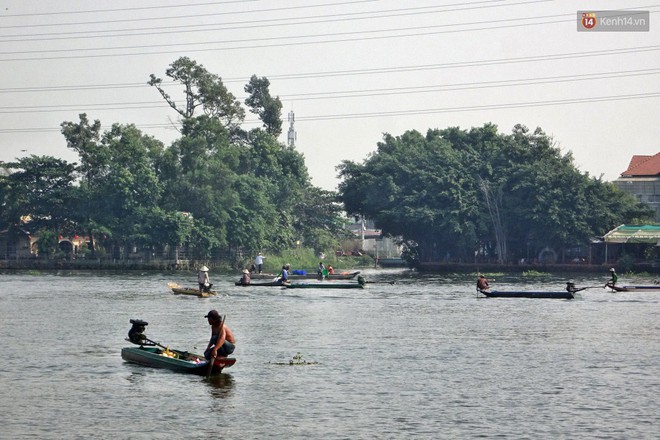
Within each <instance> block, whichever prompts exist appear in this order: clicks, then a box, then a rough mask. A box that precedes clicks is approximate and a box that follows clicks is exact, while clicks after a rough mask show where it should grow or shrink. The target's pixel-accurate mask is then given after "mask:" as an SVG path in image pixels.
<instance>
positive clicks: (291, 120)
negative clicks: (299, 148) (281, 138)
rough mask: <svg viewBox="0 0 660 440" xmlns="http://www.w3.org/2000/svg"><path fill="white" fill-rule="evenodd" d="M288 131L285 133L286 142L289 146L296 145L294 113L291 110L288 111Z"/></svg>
mask: <svg viewBox="0 0 660 440" xmlns="http://www.w3.org/2000/svg"><path fill="white" fill-rule="evenodd" d="M288 119H289V132H288V133H287V136H286V137H287V144H288V145H289V147H291V148H293V147H295V146H296V138H297V136H296V130H294V128H293V123H294V122H296V115H295V114H294V113H293V110H291V111H290V112H289V118H288Z"/></svg>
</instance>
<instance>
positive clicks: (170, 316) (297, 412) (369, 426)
mask: <svg viewBox="0 0 660 440" xmlns="http://www.w3.org/2000/svg"><path fill="white" fill-rule="evenodd" d="M366 275H367V278H368V280H370V281H397V282H396V283H395V284H387V283H373V284H369V285H368V288H367V289H364V290H358V289H352V290H313V289H288V290H286V289H284V290H283V289H281V288H266V287H252V288H241V287H234V286H233V285H232V283H233V281H234V278H238V277H237V276H236V277H233V276H232V277H230V276H226V275H225V276H222V275H218V274H213V273H212V274H211V276H212V281H213V282H214V283H215V285H216V287H220V290H221V291H222V292H223V294H222V295H221V296H218V297H213V298H208V299H200V298H195V297H186V296H177V295H173V294H171V293H170V291H169V290H168V289H167V283H168V282H170V281H174V282H180V283H181V284H184V285H194V282H195V275H194V274H191V273H174V274H172V273H168V274H157V273H146V274H137V273H124V274H111V275H110V274H108V275H103V274H93V273H82V272H77V273H76V272H66V273H57V274H56V273H40V274H33V273H18V274H1V275H0V335H1V338H0V341H2V342H1V347H2V352H3V356H2V357H0V386H1V389H2V391H1V392H2V399H0V422H1V425H2V426H1V428H0V437H1V438H12V439H15V438H53V439H55V438H57V439H60V438H92V437H95V438H131V439H153V438H207V437H211V436H214V437H216V438H217V437H220V436H221V437H222V438H230V439H238V438H250V439H251V438H347V439H355V438H387V439H392V438H401V439H403V438H479V437H487V438H529V439H538V438H553V439H554V438H571V439H572V438H581V439H585V438H587V439H588V438H594V439H595V438H598V439H640V438H658V432H660V431H659V427H660V412H658V408H659V407H660V405H659V403H660V399H659V397H658V396H659V394H660V367H659V365H660V319H659V318H660V313H659V312H660V293H653V292H651V293H642V292H640V293H619V294H614V293H610V292H607V291H606V290H605V289H601V288H594V289H589V290H586V291H583V292H581V293H582V295H581V297H580V298H578V299H576V300H573V301H566V300H543V299H486V298H477V297H476V295H475V292H474V287H473V286H474V281H475V277H474V276H466V275H448V276H447V275H442V276H440V275H434V276H429V275H417V274H414V273H410V272H407V271H366ZM580 277H581V278H576V279H575V282H576V284H577V285H578V286H591V285H602V284H604V283H605V281H606V280H607V278H608V276H607V274H594V275H592V276H588V275H586V276H585V275H580ZM566 279H567V277H561V276H556V275H555V276H547V277H540V278H529V277H516V276H500V277H498V279H497V280H496V284H497V287H498V289H500V290H505V289H507V288H515V289H530V290H531V289H535V290H541V289H543V290H546V289H547V290H560V289H561V288H563V283H564V282H565V281H566ZM622 281H624V283H622V284H634V283H649V282H652V280H649V279H637V280H630V279H625V280H622ZM212 308H217V309H218V310H219V311H220V312H221V313H223V314H227V324H228V325H229V326H231V327H232V329H233V330H234V332H235V334H236V337H237V349H236V352H235V353H234V355H235V357H236V358H237V359H238V362H237V363H236V365H234V366H233V367H232V368H229V369H226V370H225V373H223V374H222V375H220V376H219V377H217V378H214V379H213V380H211V381H207V380H206V379H204V378H201V377H198V376H188V375H183V374H176V373H172V372H169V371H163V370H157V369H150V368H146V367H141V366H138V365H133V364H128V363H125V362H124V361H123V360H122V359H121V355H120V351H121V348H122V347H124V346H127V345H130V344H129V343H128V342H126V341H125V340H124V339H125V337H126V335H127V332H128V329H129V328H130V324H129V319H131V318H140V319H143V320H145V321H148V322H149V326H148V327H147V331H146V333H147V335H148V336H149V337H150V338H151V339H153V340H156V341H159V342H161V343H163V344H165V345H169V346H171V347H173V348H178V349H183V350H189V351H194V352H202V351H203V349H204V348H205V346H206V343H207V341H208V337H209V333H210V330H209V327H208V324H207V323H206V320H205V319H204V315H205V314H206V312H207V311H208V310H209V309H212ZM298 352H299V353H301V355H302V356H303V358H304V359H305V360H308V361H315V362H318V365H308V366H289V365H278V363H287V362H288V361H289V360H290V359H291V358H292V357H293V356H294V355H295V354H296V353H298Z"/></svg>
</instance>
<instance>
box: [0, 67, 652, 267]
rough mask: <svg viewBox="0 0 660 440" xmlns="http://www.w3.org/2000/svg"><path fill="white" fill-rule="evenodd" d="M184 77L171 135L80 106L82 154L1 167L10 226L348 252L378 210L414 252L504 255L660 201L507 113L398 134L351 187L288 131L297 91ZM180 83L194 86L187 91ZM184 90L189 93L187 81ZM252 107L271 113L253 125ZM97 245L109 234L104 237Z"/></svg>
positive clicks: (154, 244) (112, 238) (351, 175)
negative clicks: (600, 173) (604, 174)
mask: <svg viewBox="0 0 660 440" xmlns="http://www.w3.org/2000/svg"><path fill="white" fill-rule="evenodd" d="M165 74H166V76H167V77H168V78H169V80H170V82H168V83H167V84H166V83H165V82H164V80H163V79H162V78H159V77H157V76H156V75H153V74H152V75H151V76H150V78H149V81H148V84H149V85H151V86H152V87H154V88H155V89H156V90H157V91H158V92H159V93H160V95H161V96H162V98H163V99H164V100H165V102H166V103H167V104H168V105H169V106H170V107H171V108H172V109H173V110H174V111H175V112H176V113H177V114H178V115H179V118H180V137H178V138H177V139H176V140H175V141H174V142H172V144H171V145H169V146H167V147H166V146H165V145H164V144H163V143H162V142H160V141H159V140H157V139H155V138H153V137H151V136H148V135H145V134H144V133H142V132H141V131H140V130H139V129H138V128H137V127H136V126H135V125H133V124H125V125H122V124H113V125H112V126H111V127H110V128H109V129H107V130H105V131H102V130H101V122H100V121H98V120H94V121H91V120H89V119H88V117H87V115H86V114H80V115H79V120H78V121H65V122H63V123H62V124H61V132H62V135H63V136H64V138H65V139H66V143H67V147H68V148H70V149H71V150H73V151H75V152H76V153H77V154H78V157H79V162H77V163H67V162H66V161H64V160H61V159H58V158H55V157H51V156H34V155H33V156H29V157H24V158H20V159H17V160H16V161H15V162H12V163H7V164H5V168H7V169H8V170H9V171H11V172H10V173H9V174H8V175H5V176H0V206H1V207H2V210H1V211H0V227H2V228H3V229H6V228H9V229H10V230H12V229H17V228H25V229H27V230H28V231H29V232H31V233H33V234H39V236H40V237H41V239H40V247H41V249H42V250H43V251H44V252H45V253H47V254H48V253H53V252H55V251H56V250H57V236H58V235H69V236H71V235H74V234H78V235H81V236H85V237H88V238H89V239H88V240H87V242H88V243H89V244H90V249H88V251H89V252H91V253H93V254H94V253H99V252H105V251H107V250H109V249H112V250H117V249H119V250H121V249H123V250H124V255H125V250H126V249H127V248H128V247H132V248H140V249H142V248H148V249H155V250H156V249H163V248H164V247H178V246H186V247H187V248H188V249H189V250H190V255H189V256H190V257H191V258H192V259H208V258H209V257H211V256H212V255H214V254H216V253H218V252H221V253H223V254H225V255H227V254H229V255H232V254H236V255H239V254H240V253H241V252H250V253H252V252H255V251H257V250H268V251H269V252H273V253H276V252H281V251H283V250H286V249H291V248H294V247H298V246H300V245H302V246H304V247H307V248H310V249H314V250H315V251H317V252H321V251H325V252H332V251H334V250H335V249H336V246H337V245H338V243H339V242H340V241H341V240H342V239H344V238H346V236H347V234H346V230H345V222H346V220H345V217H344V214H345V213H348V214H349V215H356V216H364V217H366V218H370V219H373V220H374V221H375V223H376V226H377V227H378V228H379V229H381V230H382V232H383V233H384V234H385V235H389V236H392V237H397V238H398V239H399V240H400V241H401V244H402V245H403V248H404V251H405V255H406V257H407V258H408V259H409V260H410V261H411V262H414V261H438V260H441V259H443V258H446V257H451V258H452V259H454V260H455V259H459V260H461V261H466V262H469V261H473V260H474V259H475V258H480V257H481V258H488V259H491V260H497V261H499V262H501V263H504V262H510V261H517V260H518V259H520V258H525V257H529V256H530V255H536V254H538V253H539V252H540V251H541V250H542V249H544V248H546V247H550V248H553V249H558V250H560V251H561V250H565V249H567V248H569V247H572V246H576V245H579V244H583V243H587V242H588V241H589V240H590V239H592V238H593V237H597V236H602V235H603V234H604V233H605V232H607V231H608V230H610V229H612V228H613V227H615V226H617V225H619V224H621V223H631V222H635V221H637V222H642V221H649V220H650V219H652V218H653V211H652V210H651V209H650V208H648V207H647V206H646V205H643V204H640V203H638V202H637V201H636V200H635V199H634V198H633V197H631V196H629V195H627V194H625V193H623V192H621V191H620V190H618V189H617V188H616V187H615V186H614V185H612V184H611V183H608V182H604V181H602V179H601V178H596V177H591V176H589V175H588V173H582V172H580V171H579V170H578V169H577V168H576V166H575V165H574V163H573V158H572V156H571V154H570V153H568V154H562V153H561V150H560V149H559V148H558V147H557V146H555V145H554V144H553V141H552V139H551V138H550V137H549V136H547V135H546V134H545V133H544V132H543V131H542V130H540V129H536V130H535V131H533V132H530V131H529V130H528V129H527V128H526V127H524V126H520V125H518V126H516V127H514V129H513V131H512V133H510V134H501V133H499V132H498V129H497V127H496V126H494V125H492V124H485V125H484V126H483V127H477V128H472V129H470V130H462V129H460V128H457V127H451V128H446V129H442V130H440V129H432V130H428V132H427V133H426V135H423V134H421V133H419V132H418V131H414V130H412V131H408V132H406V133H404V134H403V135H401V136H397V137H395V136H392V135H389V134H385V135H384V138H383V140H382V141H381V142H379V143H378V145H377V150H376V151H375V152H374V153H373V154H371V155H370V156H369V157H368V158H367V159H365V160H364V161H363V163H360V164H358V163H355V162H351V161H344V162H342V164H341V165H340V166H339V167H337V171H338V177H339V178H340V180H341V182H340V185H339V191H338V193H335V192H332V191H325V190H322V189H320V188H317V187H314V186H313V185H311V183H310V177H309V175H308V171H307V168H306V166H305V161H304V157H303V155H302V154H300V153H299V152H297V151H296V150H295V148H293V147H290V146H287V145H284V144H282V143H280V142H278V140H277V137H278V136H279V135H280V134H281V132H282V120H281V110H282V103H281V102H280V100H279V98H278V97H273V96H272V95H271V93H270V90H269V86H270V83H269V81H268V79H267V78H265V77H261V78H260V77H257V76H256V75H253V76H252V77H251V78H250V80H249V82H248V83H247V84H246V85H245V87H244V91H245V92H246V93H247V95H248V97H247V98H246V99H245V101H244V102H242V103H241V102H240V101H239V100H237V99H236V97H234V96H233V95H232V94H231V93H230V92H229V91H228V89H227V88H226V87H225V85H224V84H223V82H222V78H220V77H219V76H218V75H216V74H213V73H211V72H209V71H208V70H207V69H206V68H204V67H203V66H202V65H200V64H198V63H197V62H195V61H193V60H191V59H189V58H187V57H182V58H179V59H177V60H176V61H174V62H173V63H172V64H171V65H170V66H169V67H168V68H167V70H166V72H165ZM170 85H174V86H176V87H177V91H178V92H179V93H181V94H182V95H181V96H183V99H182V100H176V99H174V98H172V96H171V95H170V93H169V92H168V90H170ZM177 96H179V95H177ZM245 109H247V110H249V111H250V112H251V113H253V114H255V115H257V116H258V117H259V119H260V121H261V122H262V125H261V126H260V127H258V128H253V129H251V130H246V129H244V128H243V123H244V119H245ZM97 244H102V247H101V248H99V249H96V246H97Z"/></svg>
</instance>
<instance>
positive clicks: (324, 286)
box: [285, 281, 364, 289]
mask: <svg viewBox="0 0 660 440" xmlns="http://www.w3.org/2000/svg"><path fill="white" fill-rule="evenodd" d="M285 286H286V287H287V288H289V289H364V286H363V285H362V284H360V283H334V282H332V281H330V282H323V281H321V282H318V283H288V284H285Z"/></svg>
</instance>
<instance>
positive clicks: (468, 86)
mask: <svg viewBox="0 0 660 440" xmlns="http://www.w3.org/2000/svg"><path fill="white" fill-rule="evenodd" d="M657 74H660V68H657V69H638V70H626V71H619V72H595V73H586V74H581V75H560V76H547V77H535V78H521V79H509V80H498V81H480V82H466V83H454V84H436V85H425V86H409V87H394V88H380V89H362V90H340V91H331V92H313V93H296V94H290V95H280V96H279V98H280V99H281V100H283V101H308V100H319V99H344V98H363V97H369V96H387V95H402V94H417V93H432V92H448V91H456V90H475V89H484V88H501V87H515V86H526V85H538V84H557V83H565V82H574V81H593V80H601V79H610V78H628V77H635V76H645V75H657ZM147 108H169V105H167V103H165V102H164V101H162V100H161V101H141V102H106V103H92V104H89V103H88V104H55V105H40V106H29V105H28V106H1V107H0V114H2V113H9V114H13V113H46V112H62V111H71V110H72V109H85V111H92V110H93V111H105V110H134V109H147ZM79 111H82V110H79Z"/></svg>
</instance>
